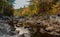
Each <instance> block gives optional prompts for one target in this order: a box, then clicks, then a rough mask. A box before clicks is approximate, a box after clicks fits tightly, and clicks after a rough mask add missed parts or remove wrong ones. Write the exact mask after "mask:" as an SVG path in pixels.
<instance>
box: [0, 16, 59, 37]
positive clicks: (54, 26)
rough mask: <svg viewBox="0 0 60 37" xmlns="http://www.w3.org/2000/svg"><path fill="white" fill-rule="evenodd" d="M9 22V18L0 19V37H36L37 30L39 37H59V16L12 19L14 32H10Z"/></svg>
mask: <svg viewBox="0 0 60 37" xmlns="http://www.w3.org/2000/svg"><path fill="white" fill-rule="evenodd" d="M10 21H11V18H9V19H7V17H6V18H0V37H24V36H25V37H31V36H33V35H37V33H36V32H37V31H38V30H39V32H38V33H40V34H39V35H41V37H59V36H60V17H59V16H50V17H49V18H48V17H46V16H44V17H42V16H40V17H38V16H37V17H13V25H14V28H15V30H14V31H11V26H10V25H9V22H10ZM35 33H36V34H35ZM21 35H22V36H21ZM33 37H34V36H33Z"/></svg>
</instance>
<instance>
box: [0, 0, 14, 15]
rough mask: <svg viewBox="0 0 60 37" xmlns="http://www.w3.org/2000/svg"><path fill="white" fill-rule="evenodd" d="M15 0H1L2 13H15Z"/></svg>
mask: <svg viewBox="0 0 60 37" xmlns="http://www.w3.org/2000/svg"><path fill="white" fill-rule="evenodd" d="M13 2H14V0H0V14H1V13H2V14H3V15H6V16H11V15H12V13H13Z"/></svg>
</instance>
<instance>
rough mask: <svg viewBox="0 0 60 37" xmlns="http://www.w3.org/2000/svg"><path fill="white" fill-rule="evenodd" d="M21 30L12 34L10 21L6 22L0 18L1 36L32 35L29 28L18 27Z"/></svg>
mask: <svg viewBox="0 0 60 37" xmlns="http://www.w3.org/2000/svg"><path fill="white" fill-rule="evenodd" d="M16 30H19V31H20V32H19V33H17V32H15V33H14V35H12V34H11V28H10V26H9V25H8V23H5V22H4V21H3V20H0V37H30V34H29V31H28V29H24V28H23V27H20V28H16Z"/></svg>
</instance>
